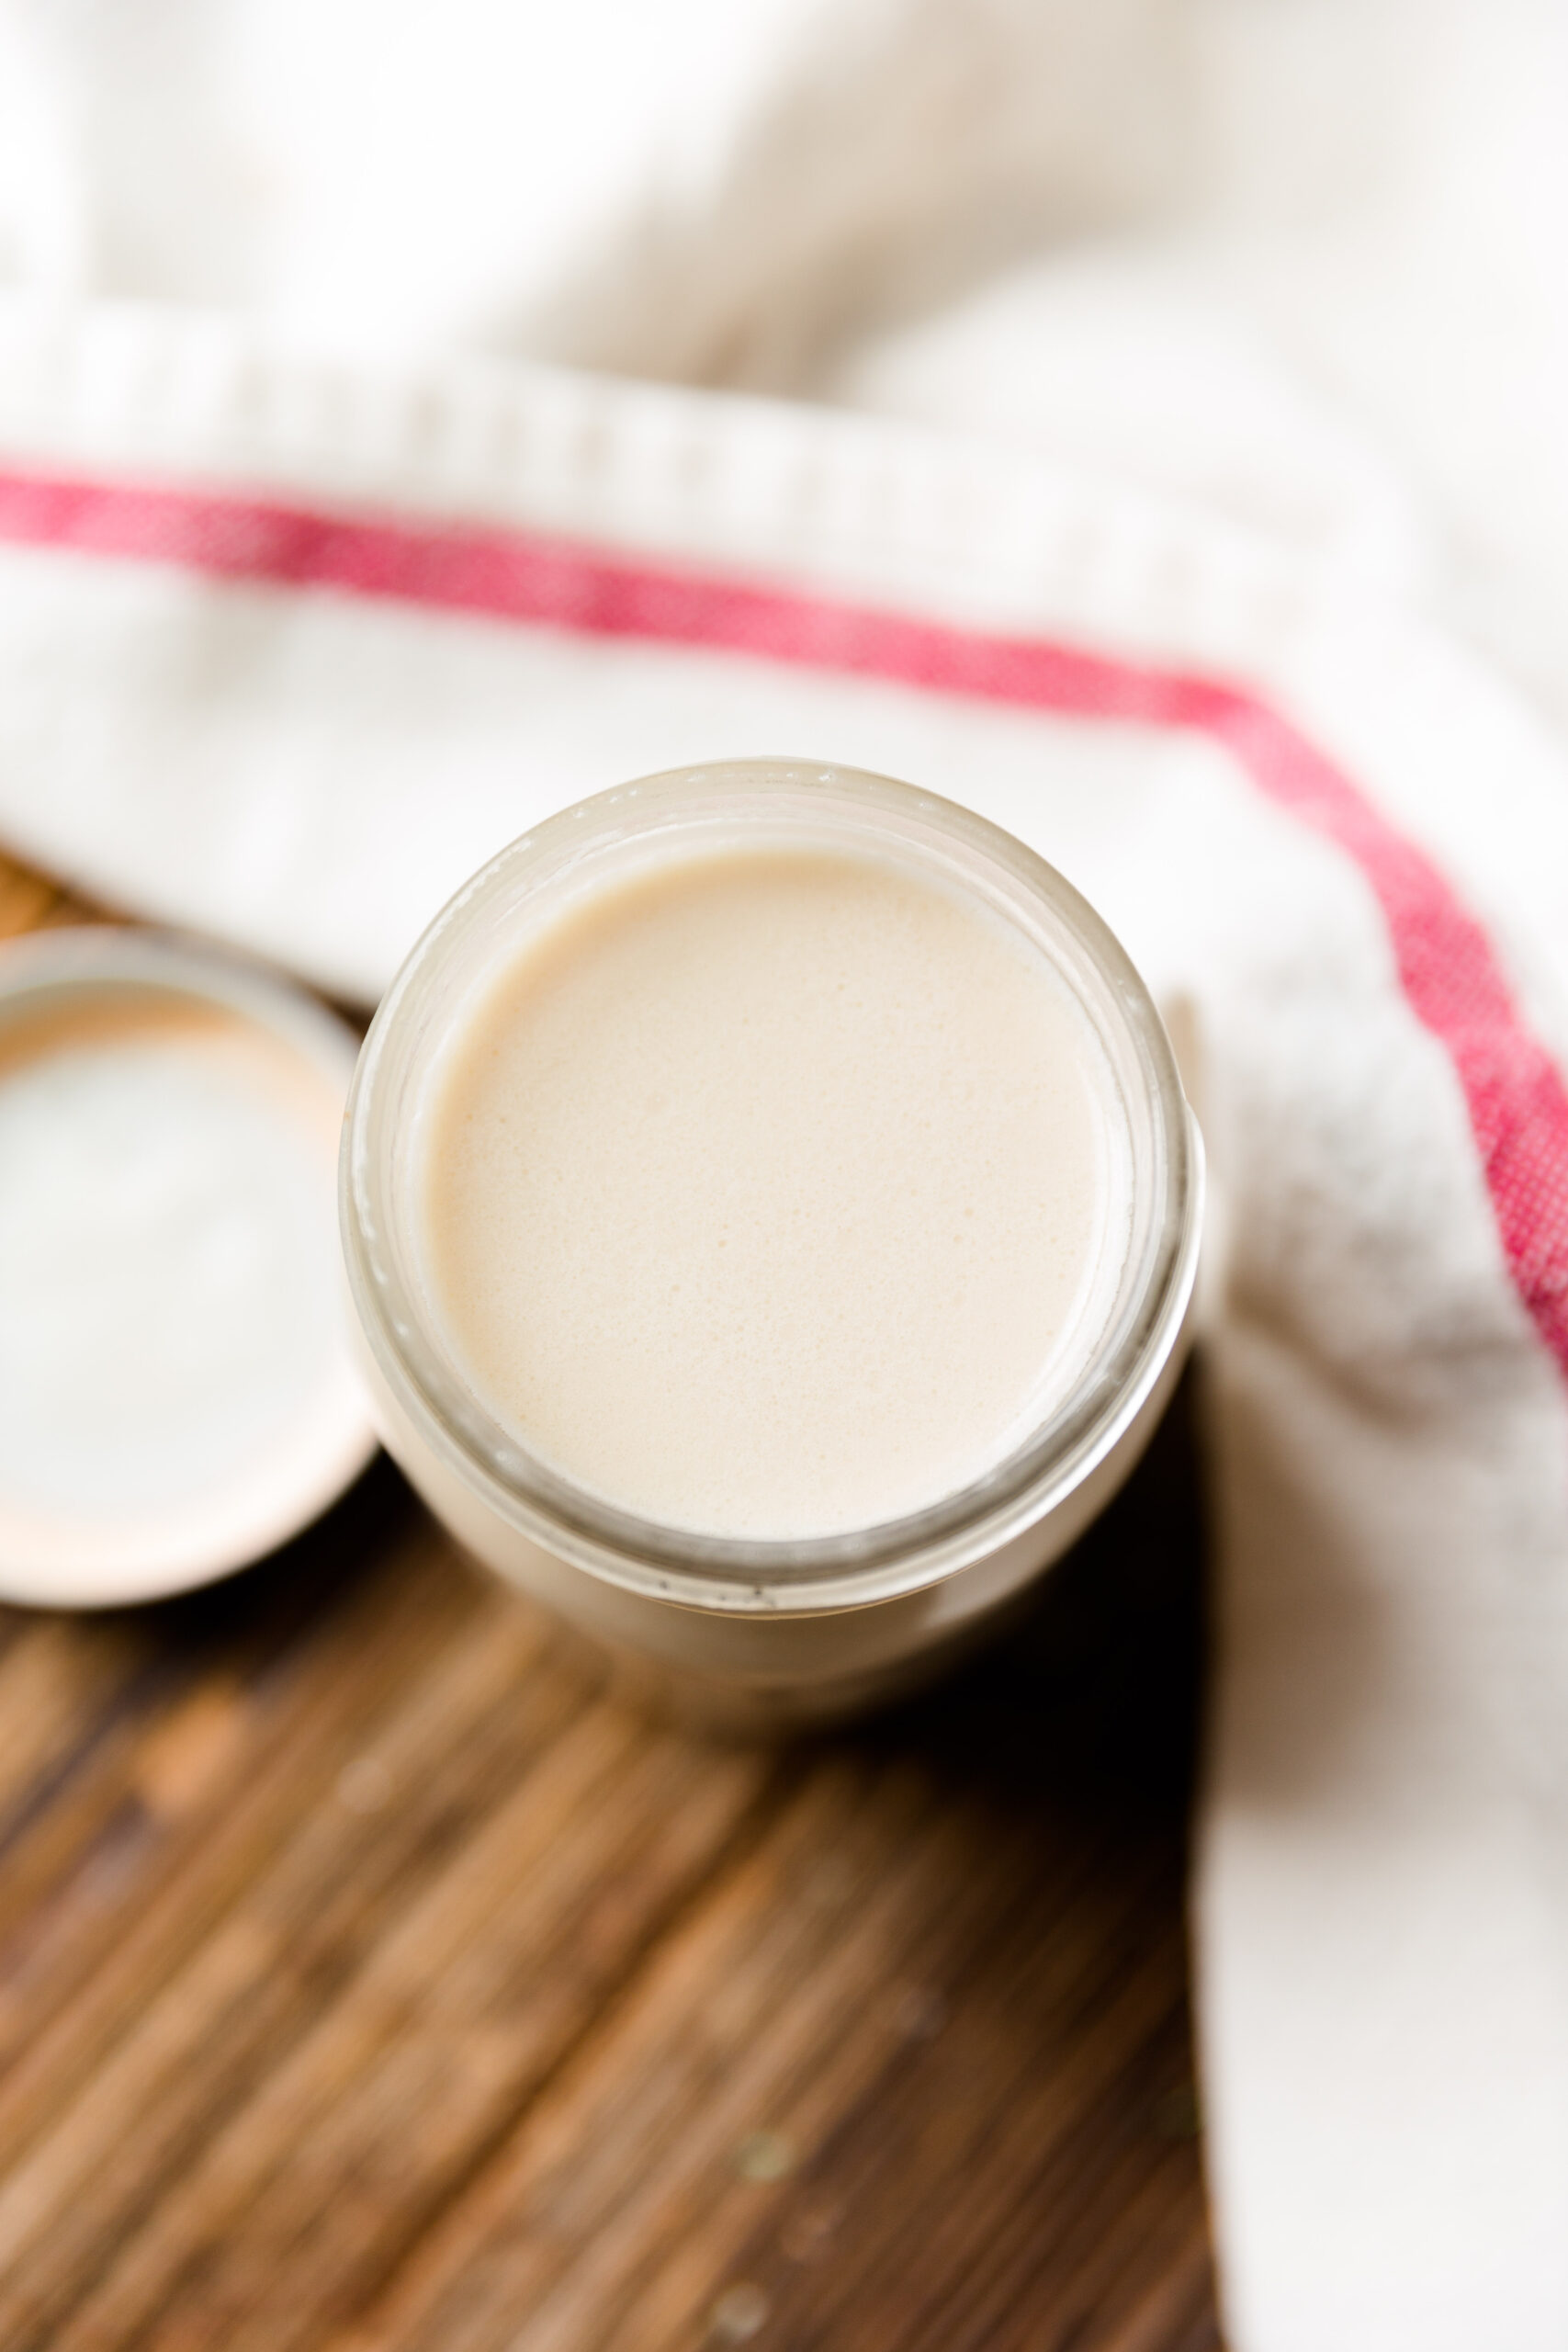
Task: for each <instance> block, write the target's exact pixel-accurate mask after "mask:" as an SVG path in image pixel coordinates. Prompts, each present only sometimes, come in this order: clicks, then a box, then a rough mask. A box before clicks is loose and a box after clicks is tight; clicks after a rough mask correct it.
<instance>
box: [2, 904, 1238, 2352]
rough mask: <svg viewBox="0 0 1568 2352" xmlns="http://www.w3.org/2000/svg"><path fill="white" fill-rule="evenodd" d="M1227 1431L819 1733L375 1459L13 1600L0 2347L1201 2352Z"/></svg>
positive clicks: (175, 2351) (6, 1682)
mask: <svg viewBox="0 0 1568 2352" xmlns="http://www.w3.org/2000/svg"><path fill="white" fill-rule="evenodd" d="M71 912H72V910H71V909H70V907H69V904H68V902H66V901H63V900H62V899H60V898H59V897H58V896H57V895H56V894H54V893H52V892H51V891H50V890H49V888H48V887H47V886H46V885H44V884H41V883H39V882H38V881H37V880H36V879H34V878H33V877H31V876H27V875H24V874H22V873H20V872H18V871H17V870H15V869H12V868H6V867H0V930H16V929H20V928H25V927H29V926H31V925H33V924H36V923H38V922H50V921H59V920H62V919H65V918H67V917H69V915H70V914H71ZM1190 1424H1191V1394H1190V1384H1188V1385H1184V1387H1183V1390H1182V1392H1181V1394H1180V1397H1179V1400H1178V1404H1177V1406H1176V1408H1175V1409H1174V1410H1173V1412H1172V1414H1171V1415H1170V1417H1169V1418H1168V1421H1167V1423H1166V1426H1165V1428H1164V1429H1163V1430H1162V1431H1161V1433H1160V1435H1159V1437H1158V1439H1157V1440H1156V1445H1155V1448H1154V1450H1153V1453H1152V1454H1151V1457H1150V1459H1149V1460H1148V1462H1147V1463H1146V1464H1145V1466H1144V1468H1143V1469H1142V1470H1141V1471H1140V1472H1139V1473H1138V1474H1137V1476H1136V1477H1135V1478H1134V1482H1133V1483H1132V1485H1131V1486H1130V1487H1129V1488H1128V1489H1127V1490H1126V1492H1125V1493H1124V1494H1123V1496H1122V1498H1120V1500H1119V1501H1118V1503H1117V1504H1116V1505H1115V1506H1114V1507H1113V1509H1112V1510H1111V1512H1110V1513H1109V1514H1108V1515H1107V1517H1106V1518H1105V1519H1103V1520H1102V1521H1100V1525H1099V1526H1098V1527H1097V1528H1096V1529H1095V1530H1094V1531H1093V1532H1091V1534H1090V1535H1089V1538H1088V1539H1087V1540H1086V1541H1085V1542H1084V1543H1083V1544H1081V1545H1080V1546H1079V1547H1078V1549H1077V1551H1076V1552H1075V1553H1074V1554H1073V1555H1071V1556H1070V1557H1069V1558H1068V1560H1066V1562H1065V1563H1063V1564H1062V1566H1060V1567H1059V1568H1058V1569H1057V1570H1056V1571H1055V1572H1054V1573H1053V1575H1052V1577H1050V1578H1049V1579H1048V1580H1047V1583H1046V1585H1045V1587H1044V1588H1043V1592H1042V1596H1041V1600H1040V1604H1039V1606H1038V1607H1037V1609H1036V1610H1035V1611H1034V1613H1033V1615H1032V1618H1031V1620H1030V1621H1029V1623H1027V1624H1026V1625H1025V1626H1024V1627H1023V1628H1022V1629H1021V1631H1018V1632H1015V1633H1013V1634H1011V1635H1010V1637H1009V1639H1008V1641H1007V1643H1006V1645H1005V1646H1004V1647H1003V1648H1002V1649H1001V1650H1000V1651H999V1652H998V1653H997V1654H995V1655H993V1656H991V1657H987V1658H986V1659H984V1660H982V1661H981V1662H980V1663H978V1664H977V1665H976V1666H975V1667H973V1668H970V1669H969V1670H968V1671H967V1672H966V1673H964V1675H963V1676H962V1677H960V1678H959V1679H956V1680H954V1681H952V1682H950V1683H949V1684H948V1685H947V1686H945V1687H944V1688H943V1689H942V1690H941V1691H936V1692H934V1693H932V1694H931V1695H930V1696H928V1697H926V1698H925V1699H923V1700H921V1701H919V1702H918V1703H915V1704H912V1705H909V1706H908V1707H905V1708H903V1709H901V1710H900V1711H899V1712H898V1713H896V1714H892V1715H889V1716H886V1717H885V1718H883V1719H881V1720H879V1721H877V1722H874V1723H873V1724H866V1725H863V1726H861V1727H858V1728H856V1729H853V1730H851V1731H848V1732H844V1733H840V1734H837V1735H835V1736H832V1737H830V1738H823V1739H818V1740H813V1741H811V1742H809V1743H807V1744H804V1745H800V1746H796V1747H791V1748H786V1749H782V1750H767V1749H745V1748H737V1747H731V1748H726V1747H715V1746H710V1745H705V1744H704V1743H702V1742H700V1741H697V1740H694V1739H692V1738H689V1737H686V1736H682V1735H680V1734H678V1733H675V1732H672V1731H670V1730H667V1729H660V1728H659V1727H657V1726H654V1725H650V1724H646V1723H643V1722H640V1721H638V1720H637V1719H636V1718H635V1717H632V1716H630V1715H628V1714H626V1713H624V1712H623V1711H622V1710H621V1709H620V1708H619V1707H618V1705H616V1704H615V1703H614V1702H611V1701H610V1700H608V1699H607V1698H606V1697H605V1695H604V1692H603V1691H602V1690H601V1689H600V1687H599V1685H598V1683H597V1680H596V1679H595V1677H594V1675H593V1673H592V1669H591V1668H587V1667H585V1666H584V1664H583V1662H582V1660H581V1657H580V1656H579V1655H578V1654H577V1653H575V1652H570V1653H569V1652H568V1650H567V1649H566V1648H565V1646H564V1645H561V1644H560V1643H559V1642H558V1641H557V1640H556V1639H555V1637H554V1636H553V1635H552V1634H551V1632H550V1629H549V1628H548V1626H547V1624H546V1623H544V1622H543V1621H542V1620H541V1619H540V1618H538V1617H537V1616H536V1615H535V1614H534V1613H533V1612H532V1611H529V1610H528V1609H526V1608H525V1606H524V1605H523V1604H522V1603H520V1602H518V1601H516V1600H513V1599H511V1598H510V1597H509V1596H507V1595H505V1594H504V1593H502V1591H501V1590H500V1589H498V1588H496V1587H494V1586H493V1585H492V1584H491V1583H490V1582H489V1581H488V1580H486V1579H484V1578H482V1577H480V1576H479V1575H478V1574H477V1573H476V1572H474V1571H472V1570H470V1569H468V1567H467V1566H465V1565H464V1564H463V1563H462V1562H461V1561H460V1560H459V1559H458V1558H457V1556H456V1555H455V1554H454V1553H453V1551H452V1549H451V1547H450V1546H449V1545H448V1544H447V1543H446V1539H445V1538H444V1537H443V1536H442V1535H441V1534H440V1533H439V1532H438V1531H437V1530H435V1529H434V1527H433V1526H432V1525H431V1523H430V1521H428V1520H427V1519H426V1518H425V1517H424V1516H423V1513H422V1512H421V1511H420V1510H419V1509H418V1508H417V1506H416V1505H415V1504H414V1503H413V1502H412V1499H411V1498H410V1497H409V1495H408V1493H407V1490H406V1489H405V1488H404V1487H403V1486H402V1485H401V1483H400V1480H399V1478H398V1477H397V1476H396V1474H395V1473H394V1472H393V1471H392V1470H391V1469H390V1468H389V1466H388V1465H387V1464H384V1463H382V1464H378V1465H377V1467H376V1468H374V1469H373V1470H372V1471H371V1472H370V1473H369V1474H368V1476H367V1477H366V1478H365V1479H364V1480H363V1481H362V1482H361V1484H360V1486H359V1487H357V1488H356V1489H355V1492H354V1493H353V1494H352V1495H350V1496H349V1497H348V1498H346V1500H345V1501H344V1503H343V1504H342V1505H340V1507H339V1508H338V1509H337V1510H335V1511H334V1512H333V1514H332V1515H331V1516H330V1517H329V1518H328V1519H326V1520H325V1521H322V1522H321V1524H320V1525H319V1526H318V1527H316V1528H315V1529H313V1530H312V1531H311V1532H310V1533H309V1534H308V1535H306V1536H305V1537H304V1538H302V1539H301V1540H300V1541H299V1543H297V1544H294V1545H292V1546H290V1547H289V1548H288V1550H287V1551H286V1552H284V1553H282V1554H280V1555H277V1556H276V1557H275V1558H274V1559H272V1560H269V1561H267V1562H265V1563H264V1564H262V1565H261V1566H259V1567H257V1568H255V1569H254V1570H252V1571H251V1572H250V1573H248V1574H247V1575H245V1576H243V1577H237V1578H234V1579H232V1580H231V1582H229V1583H228V1584H226V1585H223V1586H220V1587H218V1588H215V1589H212V1590H210V1591H209V1592H207V1593H202V1594H198V1595H196V1596H193V1597H191V1598H189V1599H186V1600H180V1601H176V1602H171V1603H167V1604H164V1605H162V1606H160V1607H157V1608H152V1609H146V1610H141V1611H127V1612H124V1613H119V1614H108V1615H101V1616H96V1617H83V1618H71V1617H67V1616H51V1615H47V1614H33V1613H28V1612H24V1611H10V1612H4V1611H0V2346H4V2347H5V2352H43V2348H44V2347H46V2346H47V2347H49V2352H110V2348H111V2347H112V2348H113V2352H502V2347H507V2348H508V2352H682V2348H683V2347H692V2348H693V2352H695V2347H700V2346H736V2345H740V2344H753V2345H755V2346H757V2347H758V2352H775V2347H776V2352H1069V2347H1070V2352H1206V2347H1213V2346H1216V2345H1217V2344H1218V2341H1219V2337H1218V2334H1217V2329H1216V2324H1215V2319H1214V2312H1213V2283H1212V2276H1211V2262H1210V2253H1209V2244H1208V2236H1207V2229H1206V2222H1205V2217H1204V2207H1203V2198H1202V2189H1201V2175H1200V2161H1199V2160H1200V2142H1199V2137H1198V2131H1197V2116H1196V2109H1195V2103H1194V2098H1193V2092H1192V2064H1191V2053H1190V2030H1189V2018H1188V1986H1187V1973H1186V1954H1185V1943H1184V1932H1183V1911H1182V1903H1183V1883H1184V1878H1185V1871H1186V1862H1187V1854H1186V1828H1185V1824H1186V1819H1187V1812H1188V1806H1189V1802H1190V1787H1191V1776H1192V1769H1193V1749H1194V1736H1195V1724H1196V1720H1197V1703H1198V1691H1199V1679H1200V1661H1201V1561H1202V1542H1201V1514H1200V1508H1199V1498H1198V1492H1197V1482H1196V1477H1195V1474H1194V1464H1193V1448H1192V1442H1191V1427H1190Z"/></svg>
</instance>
